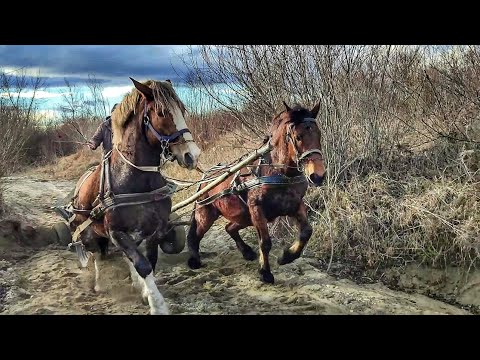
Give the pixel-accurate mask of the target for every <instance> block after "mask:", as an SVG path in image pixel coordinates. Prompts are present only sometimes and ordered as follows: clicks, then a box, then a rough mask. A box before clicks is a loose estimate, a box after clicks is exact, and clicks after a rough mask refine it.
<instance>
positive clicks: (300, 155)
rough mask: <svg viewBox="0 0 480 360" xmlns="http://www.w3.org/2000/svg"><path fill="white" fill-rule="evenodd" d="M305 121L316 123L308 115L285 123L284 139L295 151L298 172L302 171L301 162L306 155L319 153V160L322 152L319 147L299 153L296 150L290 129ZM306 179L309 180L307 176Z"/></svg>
mask: <svg viewBox="0 0 480 360" xmlns="http://www.w3.org/2000/svg"><path fill="white" fill-rule="evenodd" d="M305 123H314V124H315V125H317V121H316V120H315V119H314V118H310V117H307V118H303V120H302V121H300V122H297V123H293V122H291V123H289V124H288V125H287V133H286V135H285V136H286V140H287V144H288V142H291V143H292V145H293V150H294V151H295V163H296V164H297V170H298V171H300V172H304V166H303V162H304V161H305V160H306V159H307V157H308V156H309V155H311V154H319V155H320V160H323V154H322V152H321V150H320V149H310V150H307V151H304V152H303V153H300V151H299V150H298V147H297V144H296V142H295V139H294V138H293V135H292V129H293V128H294V127H295V126H296V125H298V124H305ZM317 126H318V125H317ZM307 179H308V180H309V181H310V179H309V177H308V176H307ZM310 182H311V181H310Z"/></svg>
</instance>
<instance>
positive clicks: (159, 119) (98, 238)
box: [71, 78, 200, 314]
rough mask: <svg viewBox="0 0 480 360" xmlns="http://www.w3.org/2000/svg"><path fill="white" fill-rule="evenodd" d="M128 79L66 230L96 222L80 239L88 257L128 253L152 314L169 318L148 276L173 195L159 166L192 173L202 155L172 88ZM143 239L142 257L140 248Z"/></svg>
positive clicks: (134, 278) (79, 187)
mask: <svg viewBox="0 0 480 360" xmlns="http://www.w3.org/2000/svg"><path fill="white" fill-rule="evenodd" d="M130 79H131V80H132V82H133V84H134V86H135V88H134V89H133V90H132V91H131V92H130V93H128V94H127V95H125V97H124V98H123V100H122V102H121V103H120V104H119V105H118V106H117V107H116V109H115V110H114V112H113V113H112V130H113V150H112V151H111V152H110V153H107V154H106V155H105V157H104V159H103V161H102V163H101V164H100V166H98V167H97V168H96V169H95V170H94V171H93V172H90V173H87V174H85V175H84V176H83V177H82V178H81V179H80V180H79V182H78V183H77V187H76V191H75V196H74V199H73V208H74V210H73V212H74V213H75V214H76V215H75V219H74V220H73V222H72V223H71V230H72V231H76V230H77V228H78V227H79V226H81V225H82V224H83V223H84V221H85V220H87V219H89V220H91V219H93V222H92V223H91V224H90V226H88V227H86V228H85V229H84V230H83V231H82V232H80V233H79V234H80V235H79V239H80V241H81V245H82V246H86V247H87V249H89V250H92V251H95V250H96V249H98V248H99V250H100V252H101V254H102V255H103V257H104V256H105V255H106V253H107V247H108V243H109V240H111V241H112V242H113V244H114V245H116V246H117V247H119V248H120V249H121V250H122V252H123V254H124V255H125V259H126V261H127V263H128V265H129V267H130V271H131V276H132V281H133V282H134V284H135V285H137V286H138V287H140V288H141V290H142V297H143V300H144V301H145V302H148V304H149V305H150V313H151V314H168V307H167V304H166V303H165V301H164V298H163V296H162V295H161V294H160V292H159V291H158V288H157V286H156V284H155V277H154V275H153V273H154V270H155V265H156V262H157V258H158V245H159V243H160V241H161V240H162V238H164V237H165V234H166V233H167V229H168V219H169V216H170V213H171V206H172V200H171V195H172V193H173V191H174V189H173V188H172V184H171V183H168V182H167V181H166V180H165V178H164V177H163V176H162V175H161V174H160V172H159V169H160V166H161V164H160V163H161V161H162V160H161V158H162V157H164V158H170V159H171V160H175V159H176V160H177V162H178V163H179V164H180V165H181V166H183V167H186V168H188V169H195V168H196V166H197V160H198V157H199V155H200V149H199V148H198V146H197V145H196V144H195V142H194V141H193V138H192V136H191V134H190V131H189V130H188V128H187V126H186V124H185V118H184V114H185V106H184V105H183V103H182V101H181V100H180V99H179V98H178V96H177V94H176V92H175V90H174V89H173V86H172V84H171V83H170V82H169V81H153V80H149V81H146V82H143V83H141V82H138V81H136V80H134V79H132V78H130ZM74 235H75V234H74ZM74 237H75V236H74ZM143 240H146V242H145V244H146V256H144V255H143V254H142V252H140V251H139V249H138V245H139V244H140V243H141V242H142V241H143ZM95 265H96V266H97V264H96V263H95Z"/></svg>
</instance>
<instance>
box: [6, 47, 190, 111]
mask: <svg viewBox="0 0 480 360" xmlns="http://www.w3.org/2000/svg"><path fill="white" fill-rule="evenodd" d="M189 51H190V49H189V46H186V45H0V71H4V72H7V73H14V71H15V70H18V69H22V71H24V72H25V73H26V75H29V76H40V77H42V78H43V80H44V84H45V85H44V89H43V91H42V92H40V93H38V97H40V98H42V99H44V100H45V101H43V105H42V108H44V109H48V110H54V109H55V107H57V106H58V104H59V103H60V102H61V97H62V96H61V94H62V93H64V92H65V90H66V88H65V81H64V79H65V78H67V79H68V80H69V81H70V82H71V83H73V84H76V85H79V86H81V85H83V84H84V82H85V80H86V79H88V77H89V75H94V76H95V78H96V79H97V80H99V81H100V82H101V83H102V85H103V87H104V92H103V94H104V96H105V97H106V98H107V100H108V102H109V103H110V104H114V103H115V102H118V101H120V100H121V98H122V97H123V95H124V94H125V93H126V92H127V91H129V90H130V89H131V88H132V82H131V81H130V79H129V77H133V78H134V79H136V80H139V81H143V80H147V79H155V80H166V79H170V80H172V81H173V82H174V85H177V86H179V85H180V84H179V81H180V80H181V78H180V77H179V75H180V76H181V75H182V73H183V72H184V71H185V66H184V64H183V62H182V59H181V56H182V54H186V53H187V52H189ZM193 51H195V48H194V47H193ZM26 94H27V95H28V92H27V93H26ZM0 95H1V94H0ZM179 95H180V94H179Z"/></svg>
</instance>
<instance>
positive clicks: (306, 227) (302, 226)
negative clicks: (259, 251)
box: [277, 201, 313, 265]
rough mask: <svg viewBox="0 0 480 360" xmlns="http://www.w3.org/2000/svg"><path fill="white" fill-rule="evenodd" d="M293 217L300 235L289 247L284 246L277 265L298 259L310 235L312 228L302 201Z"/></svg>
mask: <svg viewBox="0 0 480 360" xmlns="http://www.w3.org/2000/svg"><path fill="white" fill-rule="evenodd" d="M294 217H295V219H296V220H297V222H298V227H299V231H300V235H299V238H298V239H297V240H296V241H295V242H294V243H293V244H292V245H291V246H290V247H289V248H286V249H285V250H284V251H283V254H282V256H280V257H279V258H278V260H277V262H278V264H279V265H285V264H289V263H291V262H292V261H294V260H296V259H298V258H299V257H300V255H302V252H303V249H304V248H305V246H306V245H307V243H308V240H310V237H311V236H312V232H313V229H312V226H311V225H310V224H309V223H308V219H307V208H306V206H305V204H304V202H303V201H302V203H301V204H300V207H299V208H298V211H297V213H296V214H295V216H294Z"/></svg>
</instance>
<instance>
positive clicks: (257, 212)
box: [249, 205, 275, 284]
mask: <svg viewBox="0 0 480 360" xmlns="http://www.w3.org/2000/svg"><path fill="white" fill-rule="evenodd" d="M249 207H250V214H251V218H252V223H253V226H255V229H256V230H257V234H258V241H259V256H258V260H259V263H260V269H259V273H260V280H261V281H263V282H265V283H268V284H273V283H274V281H275V279H274V277H273V274H272V272H271V271H270V262H269V253H270V250H271V249H272V239H271V238H270V234H269V232H268V222H267V219H266V217H265V214H264V213H263V210H262V209H261V207H260V206H259V205H253V206H249Z"/></svg>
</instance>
